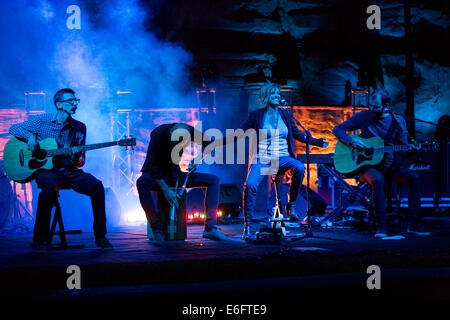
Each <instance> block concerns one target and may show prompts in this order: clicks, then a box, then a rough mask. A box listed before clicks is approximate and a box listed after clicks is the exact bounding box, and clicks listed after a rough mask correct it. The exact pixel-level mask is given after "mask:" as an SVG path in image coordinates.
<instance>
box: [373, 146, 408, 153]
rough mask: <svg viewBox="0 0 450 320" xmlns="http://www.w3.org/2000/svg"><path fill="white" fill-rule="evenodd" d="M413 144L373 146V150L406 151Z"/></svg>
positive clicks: (382, 151)
mask: <svg viewBox="0 0 450 320" xmlns="http://www.w3.org/2000/svg"><path fill="white" fill-rule="evenodd" d="M412 146H413V145H412V144H405V145H397V146H385V147H380V148H375V149H374V152H377V153H378V152H381V153H384V152H397V151H408V150H409V149H410V148H411V147H412Z"/></svg>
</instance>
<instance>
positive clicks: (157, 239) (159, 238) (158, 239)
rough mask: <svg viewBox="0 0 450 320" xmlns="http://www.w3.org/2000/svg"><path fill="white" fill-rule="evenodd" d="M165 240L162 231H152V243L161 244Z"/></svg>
mask: <svg viewBox="0 0 450 320" xmlns="http://www.w3.org/2000/svg"><path fill="white" fill-rule="evenodd" d="M165 242H166V237H165V236H164V233H163V232H162V231H155V232H154V233H153V241H152V243H153V245H155V246H162V245H163V244H164V243H165Z"/></svg>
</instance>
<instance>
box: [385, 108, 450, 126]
mask: <svg viewBox="0 0 450 320" xmlns="http://www.w3.org/2000/svg"><path fill="white" fill-rule="evenodd" d="M389 113H392V114H395V115H397V116H402V117H404V118H406V119H407V120H410V121H418V122H423V123H426V124H431V125H433V126H435V127H439V128H442V129H447V130H450V128H449V127H446V126H443V125H442V124H438V123H434V122H431V121H426V120H422V119H418V118H414V117H411V116H406V115H403V114H400V113H397V112H394V111H391V110H389Z"/></svg>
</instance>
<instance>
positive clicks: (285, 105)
mask: <svg viewBox="0 0 450 320" xmlns="http://www.w3.org/2000/svg"><path fill="white" fill-rule="evenodd" d="M288 105H289V104H288V102H287V101H286V99H281V100H280V106H281V107H287V106H288Z"/></svg>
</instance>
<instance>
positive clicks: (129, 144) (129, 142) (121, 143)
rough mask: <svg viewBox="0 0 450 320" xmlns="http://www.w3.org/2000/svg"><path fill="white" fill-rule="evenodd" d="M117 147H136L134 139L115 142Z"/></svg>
mask: <svg viewBox="0 0 450 320" xmlns="http://www.w3.org/2000/svg"><path fill="white" fill-rule="evenodd" d="M117 145H118V146H121V147H134V146H136V138H126V139H122V140H119V141H117Z"/></svg>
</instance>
